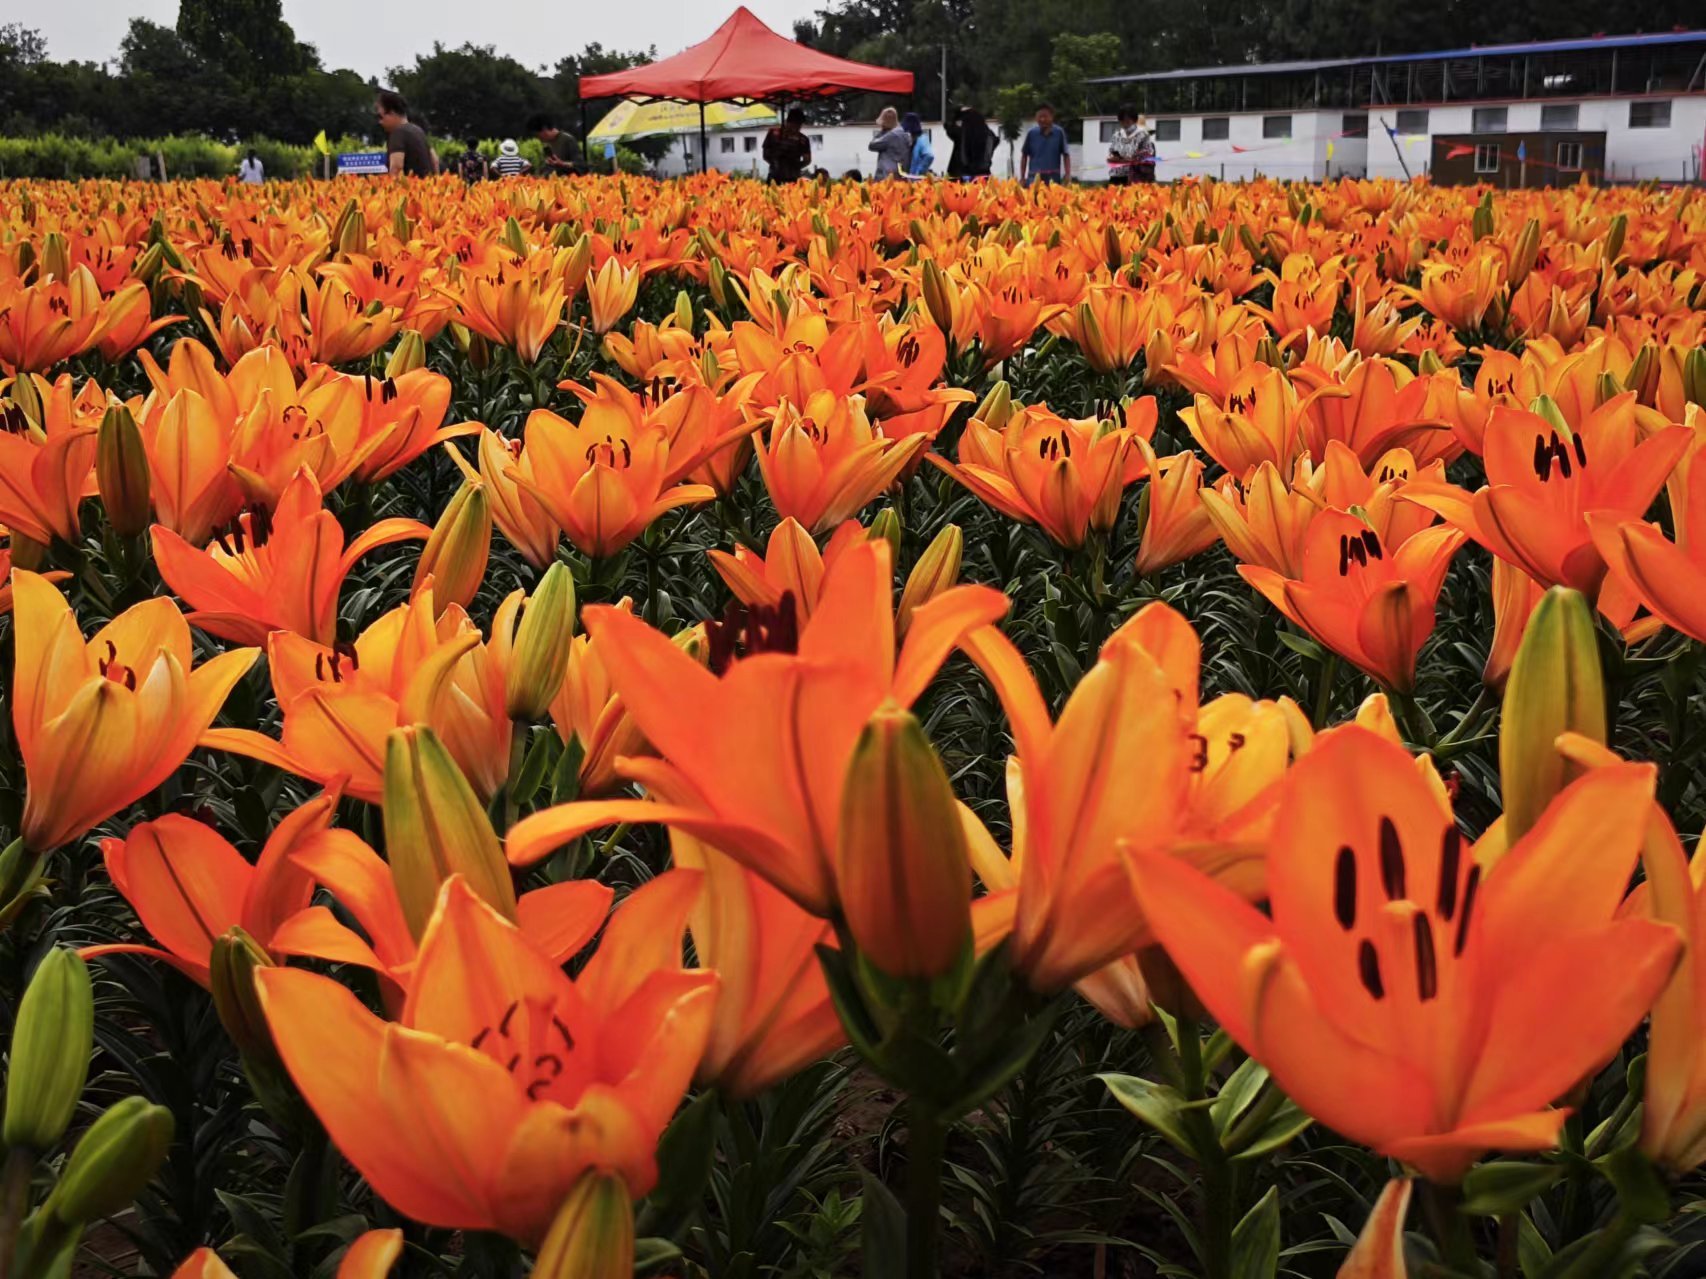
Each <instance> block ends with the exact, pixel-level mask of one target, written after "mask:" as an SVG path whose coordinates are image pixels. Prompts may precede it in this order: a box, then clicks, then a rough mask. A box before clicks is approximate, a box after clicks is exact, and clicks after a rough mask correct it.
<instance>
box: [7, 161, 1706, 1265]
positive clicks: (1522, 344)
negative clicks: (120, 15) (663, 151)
mask: <svg viewBox="0 0 1706 1279" xmlns="http://www.w3.org/2000/svg"><path fill="white" fill-rule="evenodd" d="M1703 344H1706V199H1702V198H1701V195H1700V193H1699V192H1689V191H1686V190H1662V189H1650V188H1623V189H1592V188H1589V187H1586V186H1582V187H1579V188H1576V189H1564V190H1554V191H1526V192H1523V191H1518V192H1504V193H1499V194H1491V193H1482V192H1480V191H1478V190H1473V189H1435V188H1433V187H1430V186H1428V185H1425V184H1418V185H1398V184H1392V183H1386V182H1357V181H1351V180H1344V181H1340V182H1337V183H1330V184H1327V185H1322V186H1304V185H1285V184H1278V183H1267V182H1258V183H1256V184H1252V185H1230V184H1214V183H1210V182H1202V183H1181V184H1179V185H1176V186H1174V187H1171V188H1165V187H1162V188H1156V187H1150V188H1136V189H1101V190H1098V189H1094V188H1066V187H1044V188H1040V189H1037V190H1032V191H1025V190H1020V189H1019V188H1017V187H1015V186H1013V185H1012V184H1009V183H1001V182H995V183H989V184H983V185H970V186H966V185H948V184H938V183H931V182H923V183H916V184H908V183H887V184H880V185H870V186H864V185H858V184H829V185H823V186H819V185H816V184H803V185H798V186H794V187H768V186H761V185H758V184H756V183H752V182H747V181H740V180H728V179H724V178H721V177H718V176H712V177H700V178H696V179H689V180H685V181H680V182H672V183H658V182H654V181H650V180H645V179H627V178H615V177H606V178H584V179H574V180H568V181H563V182H558V183H547V182H529V181H517V182H511V183H498V184H488V185H483V186H477V187H473V188H464V187H463V186H462V185H461V184H460V183H456V182H454V181H452V180H450V179H448V178H446V179H442V180H434V181H430V182H421V183H388V184H371V185H370V184H363V183H357V182H353V181H348V180H345V181H340V182H335V183H330V182H322V183H306V182H304V183H294V184H274V185H271V186H268V187H265V188H242V187H237V186H234V185H229V184H227V185H221V184H218V183H214V182H211V181H209V182H198V183H180V184H170V185H142V184H129V183H116V182H90V183H84V184H71V183H52V182H12V183H3V182H0V526H3V528H0V533H3V534H4V537H5V541H4V543H3V547H4V549H0V613H4V614H6V615H7V616H5V617H3V618H0V672H4V673H3V674H0V696H3V697H4V700H5V702H6V703H7V706H6V711H5V714H4V715H3V716H0V848H3V849H4V851H3V852H0V1036H3V1040H4V1043H5V1045H6V1066H5V1094H4V1131H3V1143H0V1279H70V1277H71V1276H74V1275H75V1276H85V1275H86V1276H105V1275H125V1276H159V1277H162V1279H163V1277H165V1276H176V1279H230V1277H231V1276H233V1275H235V1276H240V1277H241V1279H334V1277H335V1279H378V1277H380V1276H386V1275H392V1276H398V1277H402V1276H419V1277H422V1279H424V1277H426V1276H452V1275H454V1276H465V1277H473V1279H510V1277H511V1276H521V1275H525V1274H531V1275H536V1276H540V1277H542V1279H627V1276H630V1275H634V1274H642V1275H669V1276H678V1277H680V1279H769V1277H780V1279H828V1277H831V1276H849V1275H865V1276H871V1277H873V1279H888V1277H890V1276H893V1277H895V1279H900V1277H901V1276H905V1277H906V1279H926V1277H928V1276H935V1275H944V1276H956V1277H958V1276H999V1277H1005V1276H1019V1275H1051V1276H1063V1277H1065V1276H1070V1277H1077V1276H1086V1277H1087V1276H1095V1277H1096V1279H1119V1277H1122V1276H1124V1277H1135V1276H1154V1275H1168V1276H1200V1277H1201V1279H1271V1277H1272V1276H1277V1275H1292V1276H1329V1275H1341V1276H1347V1277H1350V1279H1376V1277H1383V1279H1392V1277H1395V1276H1404V1275H1412V1276H1417V1277H1418V1279H1421V1277H1423V1276H1434V1277H1436V1279H1442V1277H1443V1279H1450V1277H1456V1279H1493V1277H1495V1276H1496V1277H1497V1279H1516V1277H1518V1276H1520V1277H1521V1279H1606V1277H1609V1276H1625V1275H1636V1274H1651V1275H1656V1276H1672V1277H1674V1279H1682V1277H1684V1276H1689V1275H1700V1274H1702V1273H1706V1180H1703V1179H1702V1177H1701V1176H1700V1174H1699V1172H1698V1171H1697V1169H1698V1167H1699V1166H1700V1165H1701V1164H1702V1163H1703V1162H1706V854H1701V855H1696V856H1692V857H1691V852H1692V850H1693V847H1694V843H1695V839H1696V837H1697V836H1698V835H1699V834H1700V832H1701V828H1702V826H1703V825H1706V714H1703V707H1706V669H1703V661H1702V658H1703V656H1706V346H1703Z"/></svg>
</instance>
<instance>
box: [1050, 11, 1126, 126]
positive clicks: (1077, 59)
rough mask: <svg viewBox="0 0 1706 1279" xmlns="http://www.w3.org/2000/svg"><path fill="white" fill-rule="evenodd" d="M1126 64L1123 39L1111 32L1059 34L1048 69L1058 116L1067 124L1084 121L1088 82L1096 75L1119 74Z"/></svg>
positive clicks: (1051, 92) (1053, 101) (1051, 98)
mask: <svg viewBox="0 0 1706 1279" xmlns="http://www.w3.org/2000/svg"><path fill="white" fill-rule="evenodd" d="M1124 62H1125V52H1124V50H1123V49H1122V47H1121V45H1120V38H1119V37H1118V36H1117V35H1115V34H1114V33H1113V32H1111V31H1098V32H1097V33H1096V34H1095V35H1088V36H1078V35H1073V34H1071V33H1070V32H1065V31H1063V32H1061V34H1059V35H1057V36H1056V37H1055V38H1054V56H1053V57H1052V58H1051V59H1050V60H1049V67H1048V100H1049V102H1050V104H1051V105H1053V107H1054V109H1055V114H1056V115H1058V116H1060V117H1061V119H1062V120H1065V121H1068V122H1070V121H1074V120H1079V119H1082V118H1083V116H1084V115H1085V114H1086V112H1087V110H1088V106H1089V98H1088V94H1089V89H1090V85H1089V83H1088V82H1089V81H1090V80H1092V79H1094V78H1096V77H1097V76H1111V75H1118V74H1119V73H1120V71H1121V70H1122V69H1123V65H1124Z"/></svg>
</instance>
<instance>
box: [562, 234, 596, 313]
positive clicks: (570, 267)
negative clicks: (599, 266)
mask: <svg viewBox="0 0 1706 1279" xmlns="http://www.w3.org/2000/svg"><path fill="white" fill-rule="evenodd" d="M591 274H592V237H591V236H590V235H583V236H581V238H580V239H579V240H576V241H575V246H574V248H573V249H571V250H570V251H569V258H568V261H567V262H565V263H564V264H563V290H564V292H565V293H567V294H568V296H569V297H571V298H572V297H574V296H575V294H577V293H579V292H580V291H581V289H582V288H583V287H585V285H586V277H587V276H589V275H591Z"/></svg>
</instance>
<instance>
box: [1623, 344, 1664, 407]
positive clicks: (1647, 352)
mask: <svg viewBox="0 0 1706 1279" xmlns="http://www.w3.org/2000/svg"><path fill="white" fill-rule="evenodd" d="M1623 384H1624V386H1626V387H1628V389H1629V390H1631V391H1634V392H1636V396H1635V398H1636V399H1637V400H1638V401H1639V402H1640V403H1642V404H1645V405H1646V406H1647V407H1648V408H1651V407H1652V406H1653V404H1654V403H1655V397H1656V396H1657V394H1658V389H1659V347H1658V344H1657V343H1656V342H1652V341H1647V342H1643V343H1642V344H1641V349H1640V350H1638V351H1636V352H1635V358H1634V359H1633V360H1631V361H1630V362H1629V371H1628V372H1627V373H1625V374H1624V375H1623Z"/></svg>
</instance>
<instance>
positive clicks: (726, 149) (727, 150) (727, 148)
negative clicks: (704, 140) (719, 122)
mask: <svg viewBox="0 0 1706 1279" xmlns="http://www.w3.org/2000/svg"><path fill="white" fill-rule="evenodd" d="M717 140H718V141H719V142H721V143H722V144H723V154H724V155H733V154H734V149H735V140H734V139H733V138H719V139H717Z"/></svg>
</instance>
